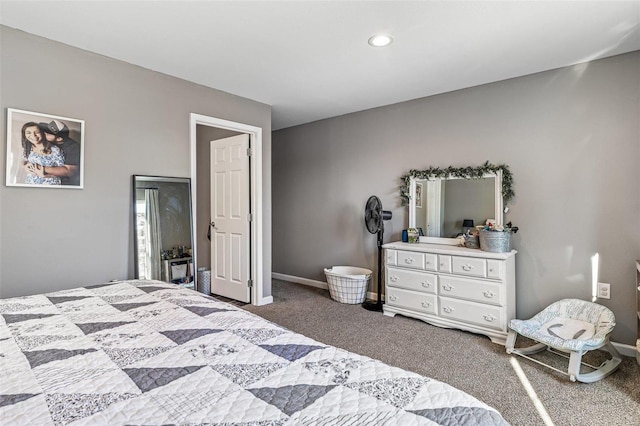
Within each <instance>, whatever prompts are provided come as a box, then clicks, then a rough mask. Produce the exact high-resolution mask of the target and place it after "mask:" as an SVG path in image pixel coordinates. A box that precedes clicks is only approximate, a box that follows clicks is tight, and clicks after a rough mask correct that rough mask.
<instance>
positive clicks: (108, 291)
mask: <svg viewBox="0 0 640 426" xmlns="http://www.w3.org/2000/svg"><path fill="white" fill-rule="evenodd" d="M0 314H1V316H0V318H1V319H0V423H1V424H3V425H31V426H32V425H67V424H73V425H170V424H171V425H175V424H180V425H256V426H261V425H274V426H278V425H409V426H410V425H433V424H443V425H494V424H495V425H505V424H507V423H506V422H505V421H504V419H503V418H502V417H501V415H500V414H499V413H498V412H497V411H496V410H494V409H493V408H491V407H489V406H487V405H486V404H484V403H482V402H480V401H479V400H477V399H475V398H473V397H472V396H470V395H468V394H466V393H464V392H462V391H460V390H457V389H455V388H453V387H451V386H449V385H447V384H444V383H441V382H438V381H436V380H433V379H429V378H427V377H423V376H420V375H417V374H414V373H411V372H408V371H405V370H402V369H399V368H395V367H391V366H389V365H386V364H384V363H382V362H380V361H376V360H374V359H371V358H367V357H364V356H360V355H357V354H354V353H350V352H347V351H344V350H341V349H338V348H335V347H332V346H328V345H325V344H323V343H320V342H317V341H314V340H312V339H309V338H307V337H305V336H302V335H300V334H296V333H293V332H291V331H289V330H287V329H284V328H282V327H280V326H278V325H276V324H273V323H271V322H268V321H266V320H264V319H263V318H260V317H258V316H256V315H254V314H252V313H249V312H246V311H244V310H242V309H240V308H237V307H235V306H232V305H230V304H227V303H224V302H221V301H218V300H216V299H214V298H211V297H209V296H205V295H202V294H200V293H198V292H195V291H192V290H188V289H185V288H182V287H180V286H177V285H173V284H167V283H163V282H159V281H139V280H133V281H122V282H116V283H109V284H102V285H96V286H90V287H83V288H77V289H73V290H65V291H60V292H55V293H48V294H41V295H34V296H27V297H17V298H12V299H5V300H0Z"/></svg>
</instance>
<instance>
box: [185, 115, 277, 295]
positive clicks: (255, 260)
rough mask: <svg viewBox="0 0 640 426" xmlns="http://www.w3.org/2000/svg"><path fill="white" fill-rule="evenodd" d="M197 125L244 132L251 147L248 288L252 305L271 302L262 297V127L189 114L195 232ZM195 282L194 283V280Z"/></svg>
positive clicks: (195, 258)
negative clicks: (250, 286)
mask: <svg viewBox="0 0 640 426" xmlns="http://www.w3.org/2000/svg"><path fill="white" fill-rule="evenodd" d="M197 125H203V126H209V127H217V128H220V129H226V130H231V131H234V132H238V133H246V134H248V135H249V147H250V148H251V161H250V165H249V173H250V177H249V184H250V186H251V191H250V193H251V196H250V200H249V206H250V209H251V214H252V221H251V231H250V235H249V239H250V241H251V248H250V257H251V259H250V262H249V263H250V267H249V271H250V273H251V279H252V280H253V287H252V288H251V304H252V305H256V306H260V305H266V304H269V303H272V302H273V297H272V296H268V297H265V296H264V293H263V290H264V276H263V275H264V274H263V266H264V265H263V247H262V245H263V239H262V232H263V216H262V185H260V182H261V181H262V128H261V127H256V126H252V125H249V124H244V123H237V122H234V121H229V120H224V119H221V118H216V117H210V116H206V115H201V114H196V113H190V115H189V143H190V151H191V194H192V197H191V199H192V200H193V208H192V213H191V214H192V222H193V233H194V235H198V233H197V229H196V227H197V223H198V222H197V221H196V212H197V208H196V205H197V204H196V203H197V196H196V195H197V182H196V148H197V134H196V132H197ZM195 240H196V239H195V238H194V247H193V248H194V253H195V256H194V268H196V270H197V267H198V266H197V253H198V251H197V247H196V244H197V243H196V241H195ZM196 284H197V282H196Z"/></svg>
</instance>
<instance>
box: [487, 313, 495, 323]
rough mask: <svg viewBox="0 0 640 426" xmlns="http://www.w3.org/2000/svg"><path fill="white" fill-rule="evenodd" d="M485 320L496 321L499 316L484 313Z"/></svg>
mask: <svg viewBox="0 0 640 426" xmlns="http://www.w3.org/2000/svg"><path fill="white" fill-rule="evenodd" d="M484 320H485V321H488V322H494V321H495V320H497V318H496V317H494V316H493V315H491V314H489V315H484Z"/></svg>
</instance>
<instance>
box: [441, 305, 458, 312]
mask: <svg viewBox="0 0 640 426" xmlns="http://www.w3.org/2000/svg"><path fill="white" fill-rule="evenodd" d="M442 310H443V311H445V312H446V313H448V314H450V313H451V312H453V311H455V309H453V308H452V307H451V306H445V307H444V308H442Z"/></svg>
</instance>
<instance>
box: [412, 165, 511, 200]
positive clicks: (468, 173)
mask: <svg viewBox="0 0 640 426" xmlns="http://www.w3.org/2000/svg"><path fill="white" fill-rule="evenodd" d="M498 171H501V172H502V199H503V201H504V204H505V205H506V204H507V202H508V201H509V200H510V199H512V198H513V197H514V195H515V192H514V191H513V175H512V174H511V171H510V170H509V166H507V165H506V164H499V165H497V166H496V165H494V164H491V163H489V162H488V161H486V162H485V163H484V164H483V165H482V166H478V167H470V166H469V167H461V168H456V167H451V166H449V167H446V168H440V167H429V168H428V169H426V170H409V173H407V174H406V175H404V176H402V177H401V178H400V179H402V185H401V186H400V197H401V198H402V204H403V205H407V204H409V186H410V182H411V178H415V179H426V180H429V179H436V178H440V179H445V178H450V177H456V178H463V179H480V178H481V177H482V176H484V175H485V174H488V173H493V174H495V173H496V172H498Z"/></svg>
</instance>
